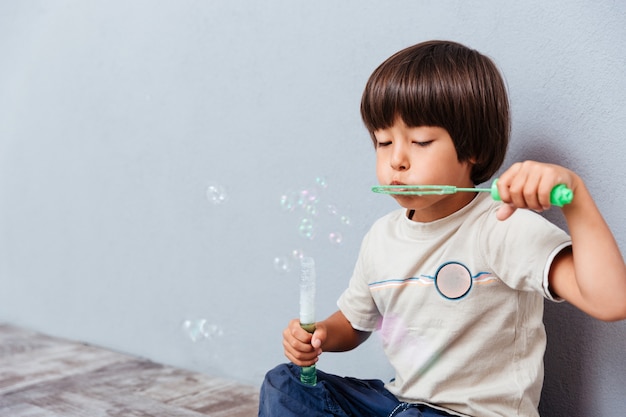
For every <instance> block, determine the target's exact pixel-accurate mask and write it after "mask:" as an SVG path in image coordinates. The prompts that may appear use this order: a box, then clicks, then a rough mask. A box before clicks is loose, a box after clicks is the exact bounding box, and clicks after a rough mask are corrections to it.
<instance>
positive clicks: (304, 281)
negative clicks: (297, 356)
mask: <svg viewBox="0 0 626 417" xmlns="http://www.w3.org/2000/svg"><path fill="white" fill-rule="evenodd" d="M300 267H301V273H300V326H301V327H302V328H303V329H304V330H306V331H307V332H309V333H313V332H314V331H315V261H314V260H313V258H309V257H304V258H302V259H301V260H300ZM300 382H302V383H303V384H306V385H315V384H317V369H316V368H315V365H312V366H303V367H302V368H301V370H300Z"/></svg>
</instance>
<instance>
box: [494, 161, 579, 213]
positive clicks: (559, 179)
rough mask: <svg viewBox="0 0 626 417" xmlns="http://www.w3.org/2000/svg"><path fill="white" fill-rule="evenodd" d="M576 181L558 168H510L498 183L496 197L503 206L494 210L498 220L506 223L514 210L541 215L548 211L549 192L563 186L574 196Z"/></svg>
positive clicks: (532, 165)
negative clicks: (557, 186)
mask: <svg viewBox="0 0 626 417" xmlns="http://www.w3.org/2000/svg"><path fill="white" fill-rule="evenodd" d="M577 182H578V177H577V176H576V175H575V174H574V173H573V172H572V171H570V170H568V169H566V168H563V167H561V166H559V165H552V164H545V163H541V162H535V161H525V162H518V163H515V164H513V165H512V166H511V167H510V168H509V169H508V170H506V171H505V172H504V173H503V174H502V175H501V176H500V178H499V179H498V193H499V194H500V198H501V199H502V202H503V203H505V204H503V205H502V207H500V208H499V209H498V212H497V214H496V215H497V218H498V220H506V219H508V218H509V217H510V216H511V215H512V214H513V213H514V212H515V210H516V209H518V208H526V209H531V210H535V211H537V212H541V211H544V210H547V209H549V208H550V206H551V203H550V192H551V191H552V188H554V187H555V186H556V185H558V184H565V185H566V186H567V187H568V188H569V189H571V190H572V191H574V195H576V190H575V188H576V185H577Z"/></svg>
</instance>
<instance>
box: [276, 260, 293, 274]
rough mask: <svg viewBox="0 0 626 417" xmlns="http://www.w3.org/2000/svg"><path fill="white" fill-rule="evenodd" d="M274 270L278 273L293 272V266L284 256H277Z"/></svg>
mask: <svg viewBox="0 0 626 417" xmlns="http://www.w3.org/2000/svg"><path fill="white" fill-rule="evenodd" d="M274 269H276V270H277V271H278V272H289V271H291V265H290V263H289V259H287V258H286V257H284V256H277V257H275V258H274Z"/></svg>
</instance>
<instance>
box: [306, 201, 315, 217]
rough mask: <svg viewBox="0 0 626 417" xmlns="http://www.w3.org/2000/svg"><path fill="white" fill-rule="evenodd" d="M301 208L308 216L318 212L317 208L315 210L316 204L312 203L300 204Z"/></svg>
mask: <svg viewBox="0 0 626 417" xmlns="http://www.w3.org/2000/svg"><path fill="white" fill-rule="evenodd" d="M302 209H303V210H304V212H305V213H307V214H308V215H310V216H313V217H315V216H317V214H318V210H317V204H315V203H313V204H304V205H303V206H302Z"/></svg>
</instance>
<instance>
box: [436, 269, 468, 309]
mask: <svg viewBox="0 0 626 417" xmlns="http://www.w3.org/2000/svg"><path fill="white" fill-rule="evenodd" d="M435 288H437V291H439V294H441V295H442V296H444V297H445V298H448V299H450V300H458V299H459V298H462V297H464V296H465V295H466V294H467V293H468V292H469V291H470V290H471V289H472V274H471V272H470V271H469V269H467V268H466V267H465V265H462V264H460V263H458V262H448V263H445V264H443V265H441V266H440V267H439V269H438V270H437V273H436V274H435Z"/></svg>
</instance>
